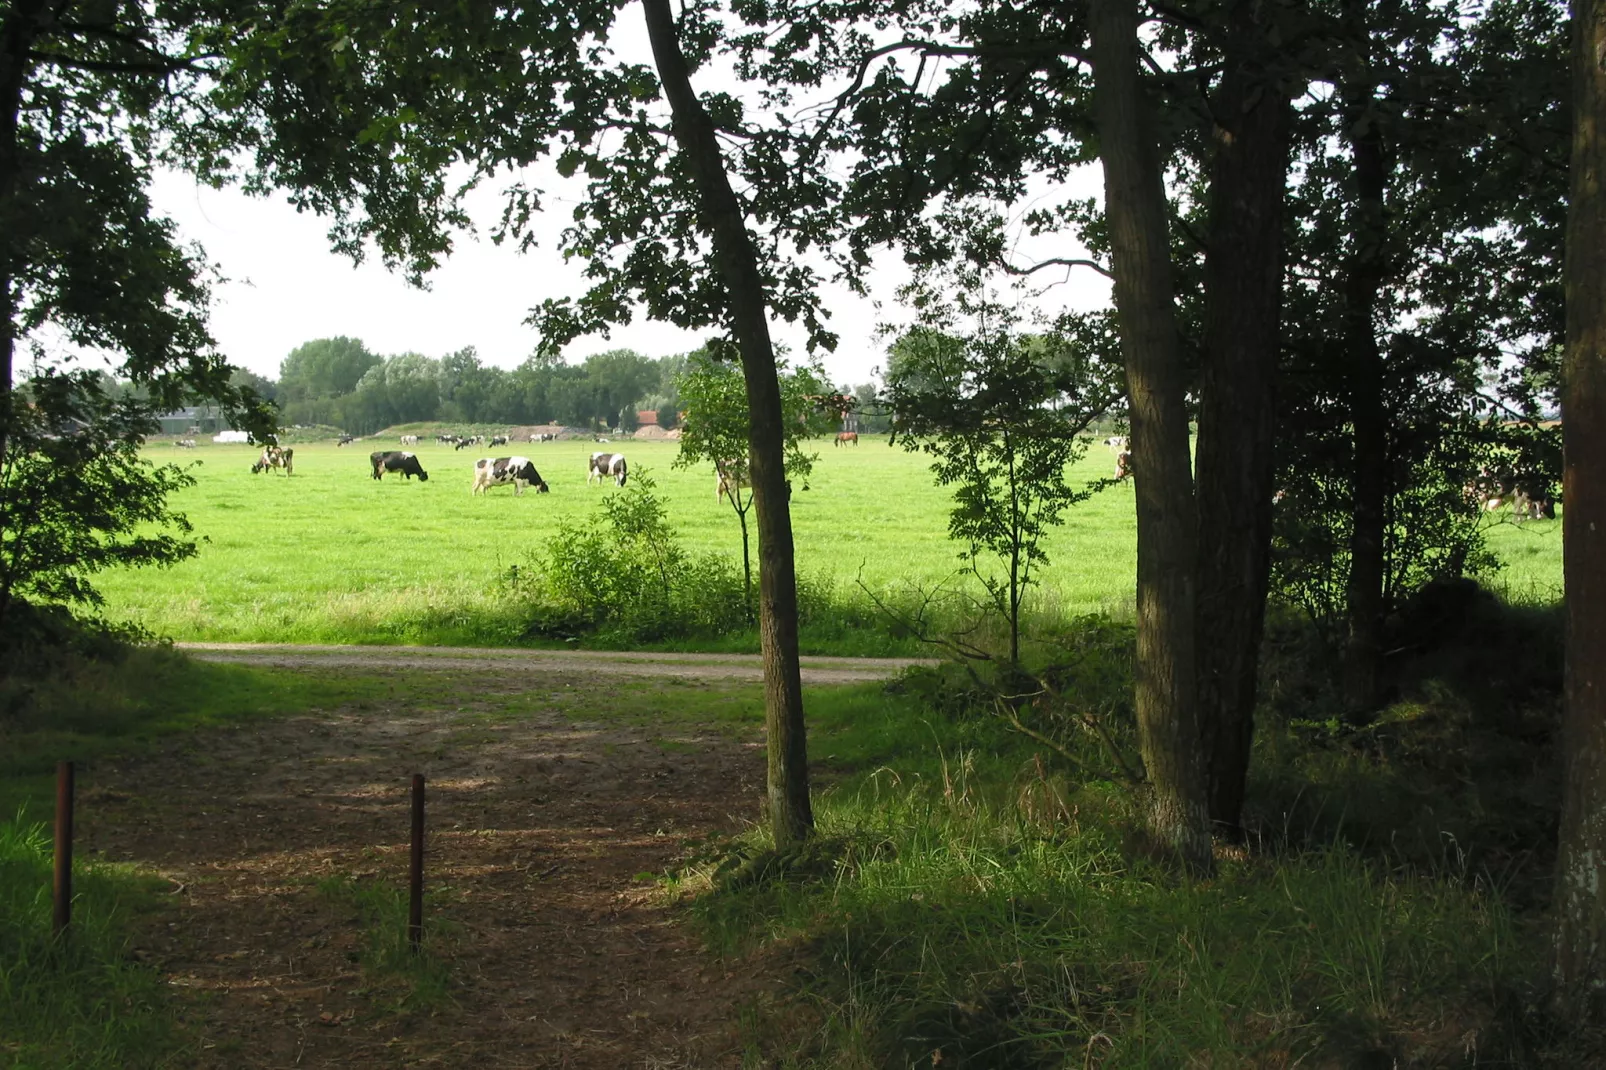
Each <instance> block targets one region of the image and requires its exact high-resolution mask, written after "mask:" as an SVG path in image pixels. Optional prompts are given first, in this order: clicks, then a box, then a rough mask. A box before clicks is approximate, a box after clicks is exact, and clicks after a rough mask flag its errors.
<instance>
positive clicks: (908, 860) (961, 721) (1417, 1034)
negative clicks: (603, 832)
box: [682, 688, 1543, 1067]
mask: <svg viewBox="0 0 1606 1070" xmlns="http://www.w3.org/2000/svg"><path fill="white" fill-rule="evenodd" d="M811 713H812V715H813V716H814V717H815V718H816V720H817V722H819V727H818V728H817V729H816V731H815V735H814V741H813V752H814V753H815V754H816V755H832V756H833V760H830V761H828V762H827V765H828V766H829V767H833V768H841V769H845V770H846V771H847V772H846V773H845V775H842V776H841V778H840V779H839V780H838V782H837V783H836V784H835V785H833V786H832V787H831V788H829V789H828V790H827V791H825V792H824V793H823V794H822V796H821V797H820V798H819V800H818V801H817V803H816V813H817V815H818V817H819V821H820V833H821V840H820V843H819V845H818V846H816V847H815V848H812V849H811V850H810V851H809V852H804V853H802V854H801V855H800V854H798V853H796V852H792V853H782V854H779V855H777V854H776V853H775V852H773V851H770V850H769V849H768V848H767V845H766V843H765V841H764V840H763V837H762V834H761V833H759V832H754V833H753V834H751V835H750V836H749V837H747V838H746V839H745V840H743V841H741V842H740V843H738V844H736V845H735V847H734V848H733V849H732V852H731V853H730V854H729V855H724V856H720V857H717V858H713V859H710V860H708V861H707V862H703V863H699V864H696V865H694V866H693V867H692V868H691V869H690V870H689V871H688V872H687V874H686V875H685V877H684V881H683V885H682V887H683V888H684V889H685V890H687V891H690V892H691V893H693V908H694V911H695V913H696V915H697V916H698V917H699V918H700V919H701V922H702V923H703V925H704V926H705V930H706V932H707V934H708V938H709V939H710V941H711V942H712V943H713V945H714V946H715V947H717V948H719V949H720V950H722V951H723V952H725V953H727V954H734V953H741V952H745V951H749V950H753V949H755V948H770V949H772V950H778V951H781V952H783V953H784V954H785V955H786V956H787V957H788V958H790V959H792V960H793V961H794V962H796V963H800V964H801V965H799V966H798V967H797V974H796V975H797V977H798V978H799V983H798V993H797V997H798V999H797V1001H796V1002H794V1003H793V1004H791V1005H789V1006H788V1007H787V1009H786V1010H784V1011H782V1012H778V1013H775V1014H773V1015H770V1016H767V1017H761V1018H760V1019H758V1020H755V1022H754V1025H753V1029H754V1035H755V1039H754V1045H755V1048H756V1049H757V1050H762V1051H765V1052H766V1054H767V1056H768V1057H774V1058H775V1059H776V1060H777V1063H776V1064H777V1065H786V1066H798V1067H802V1066H809V1067H860V1066H864V1067H869V1066H891V1067H906V1066H909V1067H950V1066H963V1067H1038V1066H1042V1067H1059V1066H1099V1067H1171V1066H1177V1067H1182V1066H1255V1067H1279V1066H1284V1067H1292V1066H1295V1065H1302V1066H1311V1065H1315V1066H1334V1067H1337V1066H1346V1067H1347V1066H1380V1067H1381V1066H1391V1065H1399V1066H1440V1065H1445V1066H1452V1065H1474V1063H1475V1064H1476V1065H1479V1066H1485V1065H1506V1066H1525V1065H1533V1063H1532V1062H1531V1059H1532V1058H1533V1052H1532V1051H1531V1050H1530V1048H1529V1045H1530V1043H1531V1041H1530V1037H1529V1032H1528V1028H1527V1026H1525V1025H1524V1024H1523V1020H1522V1017H1523V1012H1522V1004H1523V1001H1524V999H1525V998H1526V996H1527V993H1528V991H1529V989H1530V986H1531V984H1532V982H1533V980H1534V976H1535V963H1536V962H1537V961H1539V960H1540V959H1541V958H1542V954H1543V949H1542V948H1541V947H1540V946H1539V945H1538V943H1537V942H1536V941H1535V940H1534V938H1533V936H1532V934H1531V933H1529V932H1527V931H1525V930H1524V928H1523V927H1522V926H1521V925H1520V924H1519V923H1518V922H1517V921H1516V920H1514V917H1513V914H1512V911H1511V909H1510V907H1509V906H1508V905H1507V902H1506V900H1505V899H1504V897H1503V896H1502V895H1501V894H1500V892H1499V891H1497V890H1496V888H1495V887H1494V886H1493V885H1492V884H1491V882H1490V881H1489V880H1488V879H1487V878H1486V877H1483V876H1481V875H1479V873H1478V872H1477V871H1476V870H1473V869H1468V868H1466V867H1465V865H1463V866H1461V867H1460V868H1457V867H1455V866H1453V865H1452V866H1448V867H1440V868H1435V867H1432V866H1417V865H1411V864H1406V863H1405V862H1403V861H1402V860H1400V859H1391V858H1390V857H1389V856H1388V855H1387V853H1386V852H1384V853H1378V852H1373V853H1371V854H1368V853H1366V852H1365V851H1363V850H1362V849H1360V848H1357V847H1355V846H1352V845H1351V844H1350V843H1349V842H1347V841H1346V840H1345V839H1343V838H1342V837H1339V838H1332V839H1327V840H1322V839H1320V838H1319V837H1318V836H1316V835H1314V833H1315V832H1316V830H1304V832H1303V834H1301V835H1297V836H1292V837H1289V838H1288V839H1287V840H1286V841H1283V844H1282V845H1281V846H1277V845H1275V844H1272V843H1269V842H1268V844H1267V845H1266V846H1265V847H1263V848H1262V849H1260V850H1256V851H1253V852H1244V851H1236V850H1234V851H1228V852H1225V853H1223V854H1222V855H1221V856H1220V858H1219V859H1218V861H1219V868H1218V871H1217V873H1216V875H1215V876H1214V877H1213V878H1212V879H1210V880H1207V881H1199V880H1190V879H1188V878H1187V877H1186V876H1184V875H1183V874H1182V873H1181V872H1179V871H1178V870H1176V869H1174V868H1173V867H1172V866H1171V865H1170V864H1169V863H1168V862H1167V861H1166V860H1165V859H1156V858H1154V857H1152V856H1151V855H1149V854H1148V853H1147V850H1146V849H1145V848H1144V846H1143V841H1142V838H1141V836H1139V835H1138V834H1137V833H1136V831H1135V830H1136V828H1137V826H1138V825H1139V824H1140V821H1139V820H1138V816H1137V814H1136V812H1135V809H1134V808H1135V806H1136V805H1137V803H1136V801H1135V799H1134V796H1133V795H1132V794H1131V793H1130V792H1129V791H1128V789H1126V788H1124V787H1118V786H1116V785H1114V784H1112V783H1109V782H1103V781H1096V780H1095V781H1088V780H1085V779H1080V777H1081V774H1080V773H1079V772H1077V771H1075V770H1070V769H1068V768H1066V767H1064V766H1063V765H1060V766H1056V765H1055V764H1054V761H1053V759H1054V756H1053V755H1050V754H1046V753H1036V752H1034V750H1033V748H1032V747H1031V745H1030V743H1029V741H1025V740H1023V739H1021V738H1020V737H1018V736H1014V735H1011V734H1008V733H1006V732H1005V731H1004V729H1003V727H1002V725H1001V724H1000V723H999V722H998V721H997V720H995V719H990V718H983V717H976V716H966V715H959V714H955V713H949V714H943V713H939V712H936V711H934V710H933V709H932V708H931V706H930V704H929V703H928V702H924V701H916V700H915V699H914V698H913V697H911V696H910V695H895V694H893V695H888V694H877V693H876V692H875V691H874V690H873V689H868V688H867V689H862V690H860V691H858V692H857V693H854V694H848V693H839V694H838V695H835V696H820V697H819V698H817V699H816V700H815V702H814V703H813V706H812V708H811ZM1262 760H1263V761H1264V760H1265V759H1262ZM1273 760H1274V759H1273ZM1354 789H1355V790H1356V791H1357V792H1359V791H1364V790H1366V785H1365V784H1364V783H1362V782H1357V783H1356V784H1355V785H1354ZM1403 817H1408V815H1403ZM1403 817H1402V819H1403ZM1461 861H1462V862H1463V863H1464V862H1465V859H1464V858H1463V859H1462V860H1461ZM799 1006H802V1007H804V1008H807V1009H808V1013H806V1014H799V1013H798V1007H799Z"/></svg>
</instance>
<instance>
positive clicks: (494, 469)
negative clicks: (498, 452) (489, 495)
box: [468, 457, 547, 498]
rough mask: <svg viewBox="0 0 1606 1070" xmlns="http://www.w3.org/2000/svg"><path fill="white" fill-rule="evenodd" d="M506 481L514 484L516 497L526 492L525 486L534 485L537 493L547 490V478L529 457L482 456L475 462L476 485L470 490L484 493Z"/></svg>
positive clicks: (470, 491)
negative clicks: (543, 477)
mask: <svg viewBox="0 0 1606 1070" xmlns="http://www.w3.org/2000/svg"><path fill="white" fill-rule="evenodd" d="M504 483H511V484H513V496H514V497H515V498H517V497H518V496H519V495H520V494H523V493H524V488H525V487H534V488H535V492H536V493H537V494H545V493H546V492H547V485H546V480H544V479H542V478H541V473H540V472H537V471H536V470H535V465H533V464H531V463H530V459H529V458H528V457H481V458H480V459H479V460H477V461H475V462H474V485H473V486H472V487H470V488H469V491H468V492H469V493H470V494H483V493H485V492H486V491H489V490H490V489H491V488H492V487H500V486H502V485H503V484H504Z"/></svg>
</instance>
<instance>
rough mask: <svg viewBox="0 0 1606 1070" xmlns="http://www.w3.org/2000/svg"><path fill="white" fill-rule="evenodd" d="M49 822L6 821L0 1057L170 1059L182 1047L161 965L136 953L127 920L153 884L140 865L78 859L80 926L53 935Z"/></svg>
mask: <svg viewBox="0 0 1606 1070" xmlns="http://www.w3.org/2000/svg"><path fill="white" fill-rule="evenodd" d="M50 882H51V851H50V840H49V837H48V836H47V835H46V833H45V830H44V827H43V826H41V825H37V824H31V823H28V822H25V821H16V822H0V1062H3V1063H4V1064H5V1065H7V1066H12V1067H17V1068H19V1070H20V1068H33V1067H38V1068H41V1070H42V1068H46V1067H50V1068H54V1067H83V1068H91V1067H107V1068H120V1067H143V1066H158V1065H164V1064H166V1063H167V1062H168V1060H169V1058H170V1057H171V1056H173V1055H174V1054H175V1053H176V1052H177V1051H178V1050H179V1048H180V1045H181V1038H180V1036H179V1034H178V1032H177V1030H176V1028H175V1025H174V1022H173V1017H172V1014H171V1012H170V1011H169V1009H168V1007H167V1003H166V999H165V994H164V991H163V987H164V986H163V983H162V979H161V977H159V976H158V975H157V974H156V972H155V971H153V970H151V969H149V968H147V967H145V966H142V965H140V964H138V963H137V962H134V961H133V960H132V959H130V957H129V955H128V949H127V946H126V939H127V938H126V936H125V930H126V926H127V922H128V918H129V916H130V915H131V914H134V913H136V912H138V911H142V910H147V909H150V908H151V907H152V905H153V903H154V897H153V885H152V882H151V881H150V880H148V879H144V878H141V877H139V876H138V875H136V874H134V873H133V872H131V871H129V870H127V869H123V868H119V867H113V866H105V865H75V866H74V870H73V889H74V893H75V895H74V903H73V916H72V926H71V928H70V929H69V930H68V932H67V934H66V937H65V938H64V939H56V938H55V937H53V936H52V934H51V902H50Z"/></svg>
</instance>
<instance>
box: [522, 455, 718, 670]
mask: <svg viewBox="0 0 1606 1070" xmlns="http://www.w3.org/2000/svg"><path fill="white" fill-rule="evenodd" d="M655 487H656V484H655V483H654V482H653V479H652V477H651V476H650V475H648V474H647V473H646V472H645V471H644V470H640V469H638V470H637V471H636V472H634V473H632V475H631V483H630V485H629V486H628V487H627V488H625V489H624V490H621V491H618V492H616V493H613V494H610V495H608V497H607V498H605V499H603V501H602V503H601V504H600V505H599V506H598V507H597V510H596V512H595V513H594V514H593V515H592V516H591V517H590V518H589V519H588V520H586V521H585V522H583V523H579V524H564V525H563V526H561V527H560V528H559V529H558V532H557V534H556V535H554V536H553V538H552V541H551V542H550V543H549V544H548V546H547V549H546V553H545V555H544V556H543V557H540V558H539V559H538V560H537V561H536V563H535V564H536V567H533V568H528V569H520V568H518V567H517V566H515V567H514V568H513V569H510V570H509V573H508V575H507V576H506V577H505V582H506V583H507V584H508V585H509V586H511V587H512V588H513V589H514V591H515V592H516V593H517V594H518V595H519V596H521V597H523V598H525V599H526V600H528V601H529V602H530V603H531V605H532V613H531V619H530V624H529V626H528V627H527V628H526V634H529V635H548V636H561V637H564V638H571V637H573V636H574V635H576V634H578V633H581V632H596V633H601V634H606V635H610V636H615V637H618V638H620V639H626V640H630V641H634V642H654V641H658V640H664V639H673V638H681V637H686V636H692V635H703V636H712V635H719V634H722V633H724V632H728V631H734V630H736V629H739V628H742V627H745V626H746V614H745V610H744V606H745V602H744V600H743V595H742V580H741V576H740V575H739V574H738V573H737V572H736V569H735V567H734V566H733V565H731V564H730V562H728V561H726V560H725V559H723V558H720V557H718V556H716V555H713V554H691V553H688V552H687V551H686V549H685V548H684V547H683V546H681V545H680V541H679V540H678V539H676V538H675V534H674V532H673V530H671V528H670V527H669V522H668V519H667V514H666V511H665V509H664V504H663V501H662V500H661V499H660V498H659V497H658V496H657V494H656V493H654V491H655Z"/></svg>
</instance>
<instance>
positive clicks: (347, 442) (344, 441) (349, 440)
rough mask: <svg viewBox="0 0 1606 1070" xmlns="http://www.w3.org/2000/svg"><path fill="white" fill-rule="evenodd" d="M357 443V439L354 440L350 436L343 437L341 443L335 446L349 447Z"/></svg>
mask: <svg viewBox="0 0 1606 1070" xmlns="http://www.w3.org/2000/svg"><path fill="white" fill-rule="evenodd" d="M355 441H356V439H354V438H352V437H351V436H350V435H341V436H340V441H339V442H336V443H335V445H336V446H349V445H351V444H352V443H353V442H355Z"/></svg>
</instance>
